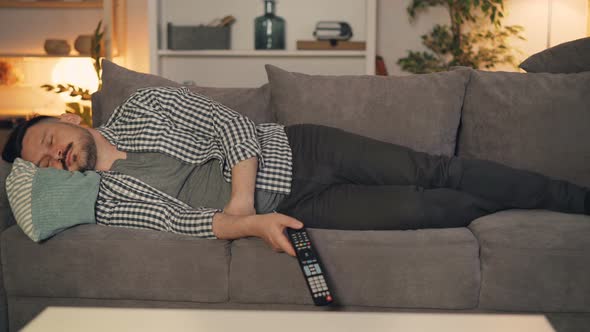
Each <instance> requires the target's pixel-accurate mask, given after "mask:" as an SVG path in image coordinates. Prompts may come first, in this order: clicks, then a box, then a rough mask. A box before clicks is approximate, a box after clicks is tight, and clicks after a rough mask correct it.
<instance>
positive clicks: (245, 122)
mask: <svg viewBox="0 0 590 332" xmlns="http://www.w3.org/2000/svg"><path fill="white" fill-rule="evenodd" d="M98 131H99V132H100V133H101V134H102V135H103V136H104V137H105V138H106V139H107V140H108V141H109V142H110V143H111V144H113V145H115V146H116V147H117V149H119V150H121V151H126V152H158V153H163V154H165V155H168V156H170V157H173V158H176V159H178V160H180V161H182V162H185V163H190V164H198V165H200V164H203V163H205V162H206V161H208V160H210V159H212V158H216V159H218V160H220V161H221V163H220V164H221V171H222V172H223V175H224V177H225V179H226V180H227V181H228V182H231V169H232V168H233V167H234V166H235V165H236V164H237V163H239V162H240V161H242V160H246V159H249V158H252V157H257V158H258V173H257V175H256V189H262V190H267V191H272V192H277V193H281V194H287V195H288V194H289V193H290V191H291V177H292V160H291V148H290V146H289V141H288V139H287V135H286V134H285V131H284V127H283V126H281V125H279V124H271V123H267V124H260V125H257V126H255V125H254V123H253V122H252V121H250V120H249V119H248V118H246V117H244V116H242V115H240V114H239V113H237V112H234V111H232V110H230V109H229V108H227V107H225V106H223V105H221V104H219V103H216V102H214V101H212V100H210V99H208V98H207V97H205V96H202V95H199V94H196V93H194V92H191V91H190V90H188V89H187V88H184V87H182V88H168V87H158V88H145V89H139V90H137V92H135V93H134V94H133V95H132V96H131V97H129V98H128V99H127V100H126V101H125V102H124V103H123V104H122V105H121V106H119V107H117V109H115V111H114V112H113V115H112V116H111V117H110V119H109V120H108V121H107V123H106V124H105V125H104V126H101V127H99V128H98ZM100 174H101V183H100V190H99V193H98V200H97V203H96V220H97V223H99V224H103V225H109V226H120V227H134V228H149V229H155V230H161V231H169V232H174V233H180V234H186V235H193V236H198V237H204V238H215V236H214V235H213V232H212V225H213V215H214V214H215V213H217V212H220V210H218V209H210V208H206V207H199V208H192V207H190V206H189V205H187V204H186V203H184V202H181V201H180V200H178V199H176V198H174V197H171V196H169V195H167V194H165V193H163V192H161V191H159V190H157V189H155V188H153V187H151V186H149V185H147V184H145V183H143V182H142V181H139V180H138V179H136V178H133V177H131V176H128V175H124V174H121V173H118V172H111V171H106V172H100Z"/></svg>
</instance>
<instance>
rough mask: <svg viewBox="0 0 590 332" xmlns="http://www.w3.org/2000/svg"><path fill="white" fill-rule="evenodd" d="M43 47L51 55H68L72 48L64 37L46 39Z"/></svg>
mask: <svg viewBox="0 0 590 332" xmlns="http://www.w3.org/2000/svg"><path fill="white" fill-rule="evenodd" d="M43 48H44V49H45V52H46V53H47V54H49V55H68V54H70V51H71V49H72V48H71V47H70V44H68V41H67V40H64V39H46V40H45V44H44V45H43Z"/></svg>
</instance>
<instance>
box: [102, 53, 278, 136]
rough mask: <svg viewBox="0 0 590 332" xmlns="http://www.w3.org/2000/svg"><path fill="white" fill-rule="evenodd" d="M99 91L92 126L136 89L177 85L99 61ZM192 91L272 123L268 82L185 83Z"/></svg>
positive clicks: (105, 116) (253, 117)
mask: <svg viewBox="0 0 590 332" xmlns="http://www.w3.org/2000/svg"><path fill="white" fill-rule="evenodd" d="M102 83H103V88H102V90H101V91H99V92H96V93H94V94H93V95H92V122H93V126H94V127H98V126H100V125H102V124H104V123H105V122H106V121H107V120H108V119H109V117H110V116H111V114H112V113H113V111H114V110H115V108H116V107H117V106H119V105H121V104H122V103H123V102H124V101H125V100H126V99H127V98H128V97H129V96H131V94H133V92H135V91H136V90H137V89H140V88H145V87H151V86H172V87H180V86H182V85H181V84H179V83H176V82H173V81H170V80H167V79H165V78H163V77H160V76H156V75H150V74H143V73H139V72H136V71H132V70H129V69H126V68H123V67H121V66H118V65H116V64H114V63H112V62H110V61H108V60H103V61H102ZM188 88H189V89H190V90H192V91H194V92H197V93H200V94H203V95H206V96H208V97H210V98H212V99H213V100H215V101H217V102H220V103H222V104H224V105H226V106H228V107H229V108H231V109H233V110H235V111H236V112H239V113H242V114H244V115H246V116H248V117H249V118H250V119H251V120H252V121H254V122H255V123H265V122H275V121H276V120H275V118H274V116H273V114H272V112H271V110H270V108H269V99H270V89H269V87H268V85H263V86H261V87H259V88H210V87H200V86H188Z"/></svg>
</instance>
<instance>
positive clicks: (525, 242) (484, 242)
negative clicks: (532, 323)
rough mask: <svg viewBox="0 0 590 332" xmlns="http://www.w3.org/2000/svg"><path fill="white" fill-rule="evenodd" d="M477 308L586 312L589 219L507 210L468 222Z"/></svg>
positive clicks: (589, 270)
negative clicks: (476, 255) (475, 257)
mask: <svg viewBox="0 0 590 332" xmlns="http://www.w3.org/2000/svg"><path fill="white" fill-rule="evenodd" d="M469 229H471V230H472V231H473V234H474V235H475V237H477V239H478V241H479V243H480V245H481V253H480V257H481V266H482V284H481V296H480V304H479V305H480V308H481V309H492V310H494V309H498V310H511V311H520V310H522V311H540V312H552V311H554V312H568V311H569V312H576V311H580V312H590V297H589V296H588V295H589V294H590V282H589V281H590V265H589V264H588V262H590V217H589V216H584V215H576V214H564V213H558V212H550V211H544V210H508V211H502V212H499V213H495V214H493V215H489V216H485V217H482V218H479V219H477V220H475V221H474V222H472V223H471V225H470V226H469Z"/></svg>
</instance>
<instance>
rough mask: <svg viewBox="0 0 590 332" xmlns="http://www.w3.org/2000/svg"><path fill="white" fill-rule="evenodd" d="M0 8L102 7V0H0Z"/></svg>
mask: <svg viewBox="0 0 590 332" xmlns="http://www.w3.org/2000/svg"><path fill="white" fill-rule="evenodd" d="M0 8H102V0H89V1H59V0H57V1H47V0H44V1H17V0H0Z"/></svg>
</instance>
